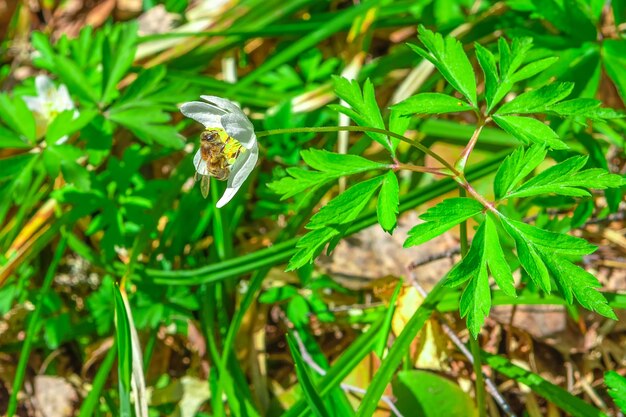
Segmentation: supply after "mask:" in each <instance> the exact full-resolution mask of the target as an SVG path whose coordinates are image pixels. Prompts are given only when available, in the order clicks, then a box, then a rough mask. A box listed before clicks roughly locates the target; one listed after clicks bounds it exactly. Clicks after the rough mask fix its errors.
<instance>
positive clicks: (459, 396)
mask: <svg viewBox="0 0 626 417" xmlns="http://www.w3.org/2000/svg"><path fill="white" fill-rule="evenodd" d="M392 386H393V396H394V397H396V398H397V402H396V407H398V410H399V411H400V412H401V413H402V415H404V416H414V415H419V416H422V417H475V416H477V415H478V411H477V410H476V405H475V404H474V401H473V400H472V398H471V397H470V396H469V394H467V393H466V392H465V391H463V390H462V389H461V387H459V386H458V385H457V384H456V383H454V382H453V381H450V380H449V379H448V378H446V377H443V376H440V375H438V374H436V373H434V372H429V371H420V370H411V371H401V372H398V374H397V375H396V377H395V378H394V379H393V381H392ZM418 410H419V412H418Z"/></svg>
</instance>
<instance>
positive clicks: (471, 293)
mask: <svg viewBox="0 0 626 417" xmlns="http://www.w3.org/2000/svg"><path fill="white" fill-rule="evenodd" d="M490 309H491V289H490V288H489V276H488V275H487V268H486V267H485V265H484V264H483V265H482V267H481V268H479V269H478V271H477V273H476V275H475V276H474V277H472V279H471V280H470V282H469V283H468V284H467V286H466V287H465V290H463V294H462V295H461V299H460V300H459V314H460V315H461V318H463V317H467V319H466V320H467V323H466V326H467V329H468V330H469V331H470V333H471V334H472V336H473V337H474V339H476V338H477V337H478V334H479V333H480V328H481V327H482V326H483V323H484V322H485V318H487V316H488V315H489V310H490Z"/></svg>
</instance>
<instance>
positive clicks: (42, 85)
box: [35, 75, 56, 99]
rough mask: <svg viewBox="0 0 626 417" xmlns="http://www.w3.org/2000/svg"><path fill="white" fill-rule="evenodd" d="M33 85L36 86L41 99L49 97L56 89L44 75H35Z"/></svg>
mask: <svg viewBox="0 0 626 417" xmlns="http://www.w3.org/2000/svg"><path fill="white" fill-rule="evenodd" d="M35 86H36V87H37V94H38V95H39V97H41V98H43V99H47V98H49V97H50V96H51V95H52V94H54V92H55V91H56V88H55V87H54V84H53V83H52V80H51V79H50V78H48V76H46V75H38V76H37V77H35Z"/></svg>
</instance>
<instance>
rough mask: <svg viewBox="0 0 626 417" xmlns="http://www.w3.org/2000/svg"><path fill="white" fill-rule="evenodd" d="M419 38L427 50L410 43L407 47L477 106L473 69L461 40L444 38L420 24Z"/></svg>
mask: <svg viewBox="0 0 626 417" xmlns="http://www.w3.org/2000/svg"><path fill="white" fill-rule="evenodd" d="M419 39H420V41H422V43H423V44H424V46H425V47H426V49H427V50H424V49H422V48H420V47H418V46H416V45H411V44H409V47H410V48H411V49H413V51H415V52H416V53H417V54H418V55H420V56H421V57H423V58H424V59H427V60H429V61H430V62H431V63H432V64H433V65H434V66H435V67H436V68H437V69H438V70H439V72H440V73H441V75H443V77H444V78H445V79H446V80H447V81H448V82H449V83H450V85H452V87H454V88H455V89H456V90H457V91H458V92H459V93H461V94H463V96H465V98H467V100H468V101H469V102H470V103H471V104H472V106H474V107H477V100H476V78H475V77H474V69H473V68H472V64H471V63H470V61H469V59H468V58H467V55H465V51H463V45H462V44H461V42H459V41H458V40H456V39H455V38H453V37H450V36H447V37H446V38H445V39H444V38H443V37H442V36H441V34H439V33H433V32H432V31H430V30H428V29H426V28H425V27H424V26H422V25H420V27H419Z"/></svg>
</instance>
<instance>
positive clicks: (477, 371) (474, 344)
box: [459, 188, 487, 417]
mask: <svg viewBox="0 0 626 417" xmlns="http://www.w3.org/2000/svg"><path fill="white" fill-rule="evenodd" d="M459 196H461V197H466V196H467V194H466V190H465V189H464V188H461V189H459ZM468 246H469V241H468V238H467V221H464V222H462V223H461V257H463V258H465V256H467V252H468V250H469V247H468ZM469 345H470V350H471V352H472V357H473V361H472V365H473V367H474V376H475V378H476V381H475V382H476V406H477V408H478V412H479V416H480V417H486V415H487V414H486V403H485V382H484V381H483V370H482V363H481V360H480V345H479V344H478V340H477V339H474V338H473V337H472V335H471V334H470V336H469Z"/></svg>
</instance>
